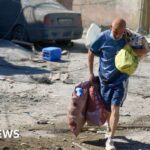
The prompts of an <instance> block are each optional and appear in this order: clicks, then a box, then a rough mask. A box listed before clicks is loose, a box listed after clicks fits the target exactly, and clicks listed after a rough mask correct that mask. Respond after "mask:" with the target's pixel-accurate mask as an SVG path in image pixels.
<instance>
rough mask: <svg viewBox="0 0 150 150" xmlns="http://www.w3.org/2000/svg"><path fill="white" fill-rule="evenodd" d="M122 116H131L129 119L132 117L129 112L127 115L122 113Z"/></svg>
mask: <svg viewBox="0 0 150 150" xmlns="http://www.w3.org/2000/svg"><path fill="white" fill-rule="evenodd" d="M120 116H126V117H127V116H129V117H130V116H131V115H130V113H129V112H127V113H122V114H120Z"/></svg>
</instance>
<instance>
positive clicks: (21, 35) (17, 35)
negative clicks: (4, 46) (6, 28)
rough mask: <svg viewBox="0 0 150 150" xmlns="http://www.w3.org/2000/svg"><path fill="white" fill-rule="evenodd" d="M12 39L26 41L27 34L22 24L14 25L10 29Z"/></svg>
mask: <svg viewBox="0 0 150 150" xmlns="http://www.w3.org/2000/svg"><path fill="white" fill-rule="evenodd" d="M12 39H15V40H20V41H28V34H27V31H26V29H25V28H24V26H22V25H16V26H15V27H14V29H13V31H12Z"/></svg>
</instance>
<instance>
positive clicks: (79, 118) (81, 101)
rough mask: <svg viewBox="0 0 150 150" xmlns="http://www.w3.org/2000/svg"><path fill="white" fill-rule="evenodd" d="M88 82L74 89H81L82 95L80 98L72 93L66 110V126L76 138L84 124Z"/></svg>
mask: <svg viewBox="0 0 150 150" xmlns="http://www.w3.org/2000/svg"><path fill="white" fill-rule="evenodd" d="M89 85H90V82H88V81H86V82H82V83H80V84H79V85H77V86H76V87H75V89H76V88H77V87H80V88H82V89H83V94H82V95H81V96H77V95H76V92H75V90H74V92H73V93H72V99H71V104H70V106H69V110H68V125H69V128H70V130H71V131H72V133H73V134H74V135H75V136H78V135H79V133H80V131H81V129H82V127H83V126H84V124H85V122H86V118H85V116H86V114H85V113H86V104H87V97H88V89H89Z"/></svg>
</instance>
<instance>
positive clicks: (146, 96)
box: [142, 95, 150, 99]
mask: <svg viewBox="0 0 150 150" xmlns="http://www.w3.org/2000/svg"><path fill="white" fill-rule="evenodd" d="M142 98H143V99H146V98H150V95H144V96H143V97H142Z"/></svg>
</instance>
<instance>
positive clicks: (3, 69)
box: [0, 57, 50, 76]
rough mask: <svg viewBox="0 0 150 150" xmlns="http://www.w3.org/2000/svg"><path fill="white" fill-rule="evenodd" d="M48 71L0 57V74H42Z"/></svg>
mask: <svg viewBox="0 0 150 150" xmlns="http://www.w3.org/2000/svg"><path fill="white" fill-rule="evenodd" d="M49 72H50V71H48V70H44V69H40V68H36V67H29V66H17V65H13V64H11V63H9V62H7V61H6V60H5V59H4V58H3V57H0V75H7V76H10V75H17V74H18V75H19V74H26V75H30V74H44V73H49Z"/></svg>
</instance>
